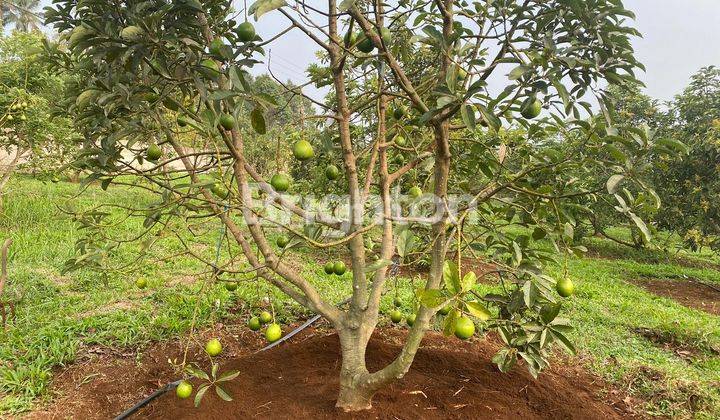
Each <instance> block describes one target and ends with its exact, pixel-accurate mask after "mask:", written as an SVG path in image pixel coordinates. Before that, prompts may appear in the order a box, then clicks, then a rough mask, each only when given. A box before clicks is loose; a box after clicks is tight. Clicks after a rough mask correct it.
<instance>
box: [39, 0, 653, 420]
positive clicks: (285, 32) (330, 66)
mask: <svg viewBox="0 0 720 420" xmlns="http://www.w3.org/2000/svg"><path fill="white" fill-rule="evenodd" d="M269 12H272V13H279V14H281V15H282V16H283V17H284V18H285V19H286V20H287V25H288V26H287V28H281V29H279V30H278V34H277V37H286V36H293V37H301V39H305V40H307V42H312V43H314V44H316V45H317V47H318V48H319V49H320V51H321V53H322V54H321V55H322V58H321V60H319V63H318V64H315V65H313V66H312V68H311V69H310V71H309V73H310V75H311V81H310V82H311V83H315V84H318V85H323V84H324V85H327V86H329V87H330V94H329V95H328V97H327V100H326V101H324V102H321V101H319V100H317V99H314V98H307V100H309V101H312V102H313V106H314V108H315V111H316V115H314V116H307V117H306V118H305V119H307V120H309V121H312V120H315V121H317V122H318V123H317V124H314V125H312V126H308V129H310V128H311V127H312V129H313V130H314V131H313V134H312V135H308V132H306V131H304V130H299V131H298V132H297V133H295V134H294V135H291V136H289V137H288V138H283V139H280V140H281V141H284V142H288V143H291V144H292V151H293V154H294V156H295V158H296V159H298V160H299V161H301V162H304V164H305V165H311V163H310V162H312V161H315V163H316V164H317V162H318V161H321V160H323V159H327V161H325V162H324V164H320V165H317V166H319V167H320V168H324V166H325V165H328V167H327V168H324V169H325V174H326V176H327V179H328V182H326V186H327V188H328V189H332V190H333V191H332V192H333V194H334V195H335V196H337V197H340V198H341V199H342V200H343V201H344V205H341V206H336V207H333V209H334V210H333V211H328V210H327V209H323V208H319V209H318V208H317V207H313V206H304V205H303V203H304V202H303V201H301V202H298V201H295V200H290V199H289V198H288V196H287V195H286V194H283V192H284V191H286V190H288V189H291V188H292V179H291V178H290V177H289V176H288V175H287V174H276V175H277V176H273V177H272V179H271V180H267V179H265V178H264V177H263V176H262V175H261V174H260V173H258V171H257V170H256V169H255V164H254V162H253V161H251V160H248V159H247V155H246V150H247V148H248V147H249V146H248V144H247V142H248V140H252V141H255V142H262V141H270V142H272V141H275V140H277V139H264V138H263V135H265V133H266V132H267V126H266V125H267V124H266V121H265V115H266V113H267V112H268V110H269V109H271V108H273V107H275V103H276V101H275V99H274V98H272V97H269V96H268V95H263V94H260V93H259V92H257V91H255V90H253V89H252V88H251V86H250V85H249V84H248V83H247V73H246V71H247V69H248V68H249V67H250V66H252V65H254V64H255V63H257V62H258V61H257V60H258V59H260V58H261V56H262V53H263V48H264V47H265V46H266V44H267V43H268V42H271V41H272V40H273V39H275V38H276V37H272V38H270V39H269V40H268V41H264V40H262V39H261V38H260V37H259V36H257V35H256V33H255V29H254V26H253V24H252V23H250V22H247V21H246V22H243V23H240V24H238V22H237V20H236V19H235V15H233V14H232V11H231V8H230V2H229V1H224V0H208V1H198V0H175V1H166V0H146V1H140V0H137V1H134V0H133V1H123V2H113V3H110V4H108V2H106V1H100V0H83V1H76V0H57V1H56V2H55V6H54V7H52V8H48V9H46V13H45V16H46V17H47V22H48V23H49V24H52V25H54V27H55V28H56V29H57V30H58V31H59V32H60V33H61V34H62V37H63V38H64V39H65V40H66V45H67V49H65V48H64V45H65V44H62V43H61V44H60V45H58V46H56V47H54V51H53V54H54V56H55V58H56V63H57V64H58V65H59V66H62V67H63V68H65V69H66V71H70V72H72V73H73V74H77V75H79V76H80V79H81V80H82V81H83V82H82V83H79V84H78V85H77V86H75V87H73V89H71V90H70V91H69V92H68V99H67V101H66V102H65V103H64V104H63V105H64V106H66V107H67V109H68V110H69V112H70V113H72V114H73V115H74V117H75V118H76V121H77V124H78V128H79V129H80V130H82V132H83V135H84V138H85V140H84V142H85V143H84V145H85V147H84V150H83V152H82V153H81V155H80V157H79V160H78V163H77V164H78V165H80V166H82V167H83V168H85V169H86V170H88V171H90V175H89V176H88V180H89V181H93V180H96V181H100V182H101V185H102V186H103V187H107V186H108V185H110V184H111V183H113V182H127V181H126V179H127V178H119V176H120V175H127V174H135V175H137V176H138V177H139V178H140V179H141V181H138V182H136V183H134V185H136V187H137V188H144V189H147V190H150V191H154V192H156V193H157V197H158V200H157V201H156V202H154V203H152V207H149V208H145V209H138V208H127V210H129V211H131V212H133V213H134V214H142V215H143V216H144V217H146V223H145V226H146V228H147V232H145V234H147V235H153V227H155V229H164V228H167V227H168V226H170V225H171V223H172V222H171V221H172V220H173V219H183V218H184V219H195V218H201V217H207V216H208V215H211V216H213V217H215V218H217V219H219V220H221V221H222V223H223V224H224V226H225V227H226V228H227V231H228V232H229V236H230V237H231V238H232V240H233V241H234V242H235V244H236V246H237V247H239V248H240V250H241V251H242V255H243V256H244V260H243V262H242V264H247V266H249V269H250V271H252V273H254V274H255V275H256V276H257V277H258V278H262V279H264V280H267V281H268V282H270V283H271V284H272V285H274V286H276V287H277V288H279V289H280V290H281V291H282V292H284V293H285V294H287V295H288V296H290V297H291V298H292V299H294V300H295V301H297V302H298V303H299V304H300V305H303V306H305V307H307V308H309V309H311V310H312V311H315V312H317V313H319V314H322V316H323V317H324V318H325V319H327V320H328V321H329V322H330V323H331V324H332V326H333V327H334V328H335V330H336V331H337V333H338V335H339V338H340V345H341V347H342V366H341V373H340V390H339V395H338V400H337V406H338V407H339V408H341V409H343V410H348V411H354V410H363V409H367V408H369V407H370V406H371V400H372V397H373V395H374V394H375V393H376V392H377V391H378V390H379V389H381V388H383V387H385V386H387V385H388V384H390V383H391V382H393V381H395V380H397V379H398V378H401V377H402V376H403V375H404V374H405V373H406V372H407V371H408V370H409V369H410V366H411V364H412V361H413V358H414V356H415V354H416V352H417V350H418V348H419V346H420V343H421V340H422V338H423V335H424V334H425V332H426V331H427V330H428V329H429V328H430V327H431V324H432V321H433V319H434V317H435V316H436V314H437V313H441V314H443V315H442V316H443V317H444V318H442V319H443V328H444V330H445V332H446V333H448V334H449V335H452V334H455V335H456V336H457V337H459V338H463V339H465V338H469V337H470V336H472V335H473V333H474V330H475V325H476V322H482V323H483V326H484V327H485V328H493V329H496V330H497V331H498V332H499V334H500V337H501V338H502V339H503V341H504V343H505V348H503V349H502V350H501V351H500V352H499V353H498V354H497V355H496V356H495V358H494V361H495V362H496V363H497V364H498V366H499V367H500V369H501V370H503V371H507V370H509V369H510V368H511V367H512V366H513V365H514V364H515V362H516V361H517V360H519V359H522V360H524V361H525V363H526V365H527V367H528V369H530V371H531V372H532V373H533V374H537V373H538V372H539V371H540V370H541V369H543V368H544V367H546V366H547V364H548V361H547V349H548V348H549V346H550V345H551V344H552V343H559V344H560V345H562V346H564V347H567V348H569V349H572V344H571V343H570V342H569V341H568V339H567V337H566V336H565V333H566V332H567V331H568V329H569V328H570V327H569V325H568V321H567V320H565V319H563V318H561V317H558V314H559V312H560V309H561V301H562V299H561V298H560V297H558V294H559V295H560V296H561V297H568V296H570V295H571V294H572V293H573V283H572V281H571V280H570V279H569V278H568V277H567V276H564V277H562V278H560V279H554V278H551V277H549V276H548V275H547V274H546V273H544V272H543V265H544V263H546V262H547V261H548V260H552V259H553V257H554V256H563V255H569V254H574V253H580V252H582V248H581V247H577V246H575V245H573V244H572V241H571V237H572V230H573V223H574V219H573V218H572V215H571V212H569V211H568V209H569V208H570V206H572V205H574V203H572V202H571V199H572V198H575V197H578V196H583V195H590V194H599V193H601V192H602V191H604V190H605V188H606V181H607V180H602V182H601V183H600V187H598V186H597V185H587V183H585V182H581V181H582V180H577V179H573V178H570V177H567V176H566V175H565V174H566V173H567V170H568V168H586V169H587V171H592V170H593V169H594V168H597V167H598V166H599V165H603V162H602V161H601V160H599V159H597V158H596V156H597V153H596V152H595V151H597V150H598V149H601V148H603V147H605V146H606V145H607V144H611V143H614V142H617V141H620V140H622V139H619V138H618V137H620V136H619V135H618V133H617V131H616V130H614V129H613V126H612V121H611V119H610V114H609V113H608V112H604V113H602V114H601V115H600V116H599V117H594V116H592V114H593V110H594V107H593V106H592V105H591V102H589V101H592V98H596V99H597V102H598V107H599V108H600V109H605V110H606V105H607V104H606V96H605V93H604V91H603V90H602V86H603V84H604V82H605V81H607V82H609V83H611V84H624V83H627V82H631V81H633V80H634V76H633V74H634V73H633V72H634V70H635V69H636V67H638V66H639V64H638V63H637V62H636V61H635V59H634V58H633V54H632V48H631V45H630V40H629V37H630V36H632V35H635V34H636V32H635V31H634V30H633V29H632V28H630V27H628V26H627V25H626V24H625V19H626V18H632V16H633V15H632V13H631V12H629V11H627V10H625V9H624V8H623V6H622V3H621V2H620V1H619V0H591V1H575V0H550V1H547V0H542V1H540V0H522V1H521V0H500V1H498V0H495V1H456V0H437V1H415V0H409V1H402V2H397V3H393V4H387V3H384V2H380V1H377V2H376V1H360V0H357V1H353V0H344V1H342V2H341V3H340V4H338V2H336V0H328V2H327V3H326V4H324V5H323V6H322V7H321V6H319V4H313V5H310V4H307V3H306V2H294V1H292V2H286V1H284V0H259V1H257V2H255V3H254V4H253V5H252V6H251V7H250V8H249V9H248V10H247V13H249V14H251V15H254V17H255V19H256V20H257V19H259V18H261V16H262V15H264V14H265V13H269ZM260 22H262V20H260ZM296 42H301V41H296ZM288 91H289V92H291V93H293V94H296V95H303V92H302V90H301V89H300V88H299V87H290V86H289V87H288ZM595 108H596V107H595ZM246 116H247V117H248V118H245V117H246ZM248 120H249V123H250V124H249V126H247V125H245V124H239V123H238V122H239V121H248ZM249 130H253V131H254V134H252V135H250V134H249ZM257 134H260V135H259V136H258V135H257ZM566 140H567V141H568V142H570V143H568V144H571V146H569V147H547V148H542V147H537V146H538V145H541V144H546V145H547V144H550V143H563V142H565V141H566ZM563 144H564V143H563ZM333 156H335V157H337V159H338V160H339V162H340V163H338V165H329V164H332V163H333V162H331V161H330V159H329V158H330V157H333ZM146 160H149V161H150V167H147V166H141V165H140V163H143V162H144V161H146ZM174 164H179V168H178V167H177V166H176V165H174ZM330 166H333V167H334V168H335V169H332V168H331V167H330ZM296 173H297V174H303V173H309V172H303V171H298V172H296ZM578 173H579V172H578ZM613 175H618V174H613ZM623 177H624V178H623V179H625V181H624V182H627V183H630V182H632V176H631V174H628V176H627V177H625V175H623ZM614 179H617V178H614ZM267 181H270V183H268V182H267ZM254 185H259V188H260V189H261V190H262V194H264V195H265V196H266V197H268V198H266V201H265V202H264V203H262V205H260V206H258V205H257V203H256V198H257V197H258V195H257V192H256V191H255V190H254ZM341 188H342V191H340V189H341ZM611 190H612V192H614V187H613V188H611ZM423 192H427V193H426V194H423ZM400 193H404V194H400ZM457 195H461V196H462V197H463V198H462V199H461V200H457V199H456V197H457ZM568 201H570V202H569V203H567V204H566V202H568ZM271 208H274V209H276V210H279V211H282V212H283V214H285V215H289V216H290V217H287V218H279V219H278V218H275V219H272V218H271V215H270V212H269V209H271ZM474 210H477V212H475V211H474ZM621 210H622V209H621ZM475 213H480V214H481V217H480V218H479V219H478V218H475V219H473V218H472V215H473V214H475ZM92 217H96V218H97V217H102V215H101V214H99V213H95V214H93V215H92ZM473 220H474V221H473ZM299 223H302V224H304V225H305V226H304V228H303V227H302V226H301V227H299V226H298V224H299ZM511 225H517V226H519V227H520V230H519V231H520V232H521V233H517V230H515V233H512V232H506V231H502V230H501V229H500V227H502V226H511ZM278 229H279V230H280V231H281V232H283V235H285V236H287V237H288V238H287V239H289V241H288V240H285V239H283V240H281V241H278V242H277V243H275V244H273V243H272V241H271V239H270V237H269V236H268V235H269V234H270V233H272V232H277V230H278ZM466 229H469V230H470V231H472V232H468V231H466ZM469 233H471V234H469ZM155 236H156V235H155ZM141 237H142V235H139V237H138V239H140V238H141ZM541 240H545V241H547V243H550V244H553V245H554V247H552V248H551V249H553V251H547V247H545V248H544V249H543V248H542V247H541V246H540V245H539V242H538V241H541ZM373 242H375V243H376V244H378V245H377V246H373ZM298 243H304V244H305V245H307V246H309V247H314V248H321V249H325V248H340V249H342V248H344V249H346V252H347V253H348V254H349V260H350V265H349V269H350V270H351V275H350V276H349V277H348V279H349V280H348V281H350V282H351V283H352V296H351V298H350V300H349V303H348V304H347V306H336V305H335V304H334V303H333V302H330V301H328V300H327V299H326V298H325V297H324V296H322V294H321V293H320V292H319V289H318V287H317V286H318V285H317V284H313V283H312V282H311V281H309V280H308V279H306V278H304V277H303V276H302V275H301V274H300V273H298V271H297V270H294V269H293V268H292V267H291V266H290V265H288V264H287V262H286V257H287V255H288V254H289V253H291V252H292V250H293V249H294V246H295V245H296V244H298ZM409 249H421V250H423V252H422V254H423V256H424V258H425V259H426V260H427V264H428V266H429V269H428V271H427V272H426V273H425V274H423V276H422V284H421V285H420V287H419V288H418V290H417V299H418V302H419V304H418V305H417V308H416V309H417V310H416V313H415V314H414V315H412V316H411V317H410V318H409V319H408V321H409V324H412V326H411V328H410V330H409V333H408V335H407V337H406V339H405V343H404V345H403V348H402V350H401V352H400V353H399V355H398V356H397V357H396V358H395V359H394V360H393V361H392V362H391V363H390V364H388V365H387V366H385V367H383V368H381V369H379V370H377V371H374V372H370V371H369V370H368V367H367V366H366V364H365V352H366V348H367V344H368V341H369V340H370V337H371V335H372V334H373V331H374V330H375V329H376V327H377V325H378V322H379V321H380V319H381V318H380V314H379V312H380V303H381V298H382V296H383V293H384V292H385V291H386V290H387V289H388V287H389V285H390V283H391V282H389V281H388V280H389V278H390V277H391V275H392V271H391V269H390V268H391V265H392V261H393V259H394V258H395V260H397V257H398V256H400V257H402V258H405V257H406V256H408V254H409V252H408V250H409ZM465 250H473V252H475V251H477V252H480V251H482V252H483V254H482V255H483V256H484V257H485V258H487V259H488V261H489V262H492V263H494V264H495V265H496V266H497V270H495V274H498V275H499V277H500V279H501V280H502V286H503V287H502V293H499V294H491V295H480V294H478V293H477V292H476V290H475V289H474V285H475V283H476V281H477V277H476V275H475V273H473V272H471V271H470V272H467V273H465V272H464V270H463V266H462V262H463V259H462V258H461V254H462V253H463V252H465ZM451 251H452V252H451ZM80 260H83V261H87V260H88V259H87V258H82V259H81V258H79V259H78V260H77V261H76V263H79V262H80ZM208 264H211V265H212V263H210V262H208ZM238 264H239V262H238V261H237V260H236V259H231V260H228V261H227V262H223V263H221V264H219V265H217V266H215V267H213V268H214V269H215V271H222V272H224V273H233V272H238V271H243V272H245V271H247V270H244V269H242V268H241V267H240V266H239V265H238ZM324 269H325V271H326V272H328V273H330V272H332V273H335V274H343V273H345V270H346V267H345V264H344V263H337V264H333V265H332V267H324ZM395 315H396V314H395ZM395 318H397V317H395ZM255 321H257V320H255ZM251 327H252V328H253V329H256V328H259V324H258V323H257V322H252V323H251ZM278 333H279V330H278V328H277V327H275V326H273V327H272V330H270V329H268V331H267V335H268V337H269V339H271V340H274V339H277V337H278ZM187 391H189V389H188V388H187V387H184V388H183V396H187V395H188V394H189V392H187Z"/></svg>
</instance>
